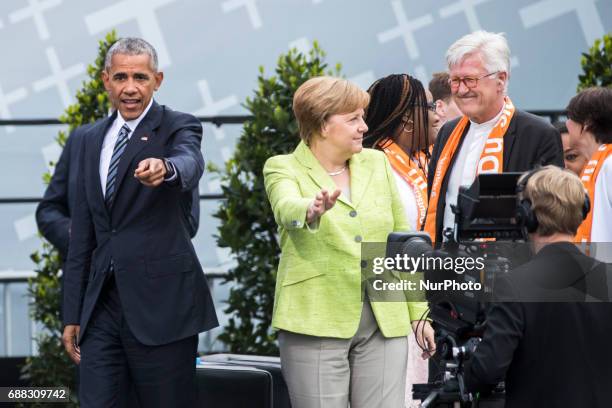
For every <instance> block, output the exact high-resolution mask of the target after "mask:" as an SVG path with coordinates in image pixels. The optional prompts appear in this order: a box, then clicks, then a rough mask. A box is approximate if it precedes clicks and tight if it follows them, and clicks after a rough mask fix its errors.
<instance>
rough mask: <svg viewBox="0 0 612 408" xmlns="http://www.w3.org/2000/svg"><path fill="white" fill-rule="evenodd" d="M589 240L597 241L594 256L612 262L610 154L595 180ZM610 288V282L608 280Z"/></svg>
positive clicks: (611, 161)
mask: <svg viewBox="0 0 612 408" xmlns="http://www.w3.org/2000/svg"><path fill="white" fill-rule="evenodd" d="M592 206H593V209H592V210H591V211H593V224H592V227H591V242H596V243H598V244H597V246H596V249H595V256H594V257H595V258H596V259H598V260H599V261H602V262H612V156H608V157H607V158H606V160H605V161H604V162H603V165H602V166H601V169H600V170H599V174H598V175H597V180H596V181H595V202H594V203H592ZM608 286H609V288H610V289H612V282H608Z"/></svg>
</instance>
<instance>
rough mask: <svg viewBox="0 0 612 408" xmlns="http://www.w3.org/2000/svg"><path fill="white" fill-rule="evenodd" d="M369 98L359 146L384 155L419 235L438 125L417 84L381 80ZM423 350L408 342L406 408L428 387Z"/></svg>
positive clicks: (398, 77) (407, 79) (403, 77)
mask: <svg viewBox="0 0 612 408" xmlns="http://www.w3.org/2000/svg"><path fill="white" fill-rule="evenodd" d="M368 93H369V94H370V104H369V105H368V109H367V111H366V116H365V121H366V124H367V125H368V131H367V132H366V134H365V137H364V145H366V146H368V147H373V148H376V149H379V150H382V151H383V152H384V153H385V154H386V156H387V158H388V159H389V162H390V163H391V168H392V169H393V175H394V176H395V181H396V184H397V188H398V191H399V193H400V198H401V200H402V203H403V205H404V211H405V212H406V216H407V218H408V221H409V222H410V224H411V225H412V226H413V227H414V229H415V230H420V229H421V226H422V224H423V222H424V220H425V213H426V211H427V173H426V171H427V160H428V158H429V152H430V147H431V145H432V144H433V142H434V139H435V136H436V134H437V132H438V123H439V118H438V116H437V115H436V113H435V103H434V102H433V97H432V95H431V93H430V92H429V91H427V90H425V89H424V88H423V85H422V84H421V82H420V81H419V80H418V79H416V78H413V77H411V76H410V75H407V74H394V75H389V76H387V77H384V78H381V79H379V80H378V81H376V82H374V83H373V84H372V85H371V86H370V88H369V89H368ZM421 346H423V347H421ZM424 346H425V345H419V344H417V342H416V339H415V337H413V336H409V342H408V368H407V375H406V406H409V407H410V406H417V403H416V402H415V401H412V384H415V383H426V382H427V372H428V369H427V362H426V361H425V359H426V358H428V357H429V353H428V352H426V351H424V350H423V349H424V348H425V347H424ZM419 355H420V356H421V357H422V358H419Z"/></svg>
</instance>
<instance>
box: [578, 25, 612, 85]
mask: <svg viewBox="0 0 612 408" xmlns="http://www.w3.org/2000/svg"><path fill="white" fill-rule="evenodd" d="M581 65H582V70H583V73H582V74H581V75H579V76H578V79H579V80H580V83H579V84H578V92H580V91H581V90H583V89H586V88H589V87H592V86H604V87H609V86H612V35H611V34H606V35H604V36H603V38H601V39H599V38H598V39H597V40H595V43H594V44H593V46H592V47H591V49H590V50H589V52H585V53H583V54H582V59H581Z"/></svg>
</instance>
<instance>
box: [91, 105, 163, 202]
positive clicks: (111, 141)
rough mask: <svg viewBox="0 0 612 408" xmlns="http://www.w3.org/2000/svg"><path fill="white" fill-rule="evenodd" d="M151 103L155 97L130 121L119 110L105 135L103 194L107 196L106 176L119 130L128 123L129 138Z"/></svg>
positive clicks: (102, 172)
mask: <svg viewBox="0 0 612 408" xmlns="http://www.w3.org/2000/svg"><path fill="white" fill-rule="evenodd" d="M151 105H153V98H151V100H150V101H149V104H148V105H147V107H146V108H145V110H144V111H143V112H142V113H141V114H140V116H138V117H137V118H136V119H132V120H128V121H126V120H125V119H123V117H122V116H121V113H120V112H119V111H117V117H116V118H115V121H114V122H113V124H112V125H111V126H110V127H109V128H108V131H107V132H106V135H105V136H104V142H103V143H102V151H101V152H100V183H101V184H102V194H103V195H104V196H106V178H107V176H108V166H109V165H110V161H111V158H112V156H113V150H114V149H115V144H116V143H117V138H118V137H119V131H120V130H121V128H122V127H123V125H124V124H127V125H128V127H129V128H130V133H128V140H129V139H130V138H131V137H132V135H133V134H134V131H135V130H136V127H137V126H138V124H139V123H140V122H141V121H142V119H143V118H144V117H145V116H146V114H147V112H149V109H151ZM124 153H125V152H124Z"/></svg>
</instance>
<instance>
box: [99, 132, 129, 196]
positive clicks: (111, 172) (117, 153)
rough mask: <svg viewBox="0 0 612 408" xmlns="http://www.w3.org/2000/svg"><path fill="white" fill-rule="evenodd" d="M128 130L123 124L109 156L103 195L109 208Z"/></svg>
mask: <svg viewBox="0 0 612 408" xmlns="http://www.w3.org/2000/svg"><path fill="white" fill-rule="evenodd" d="M130 130H131V129H130V128H129V127H128V125H127V124H124V125H123V126H122V127H121V130H120V131H119V136H118V137H117V143H115V148H114V149H113V155H112V156H111V160H110V165H109V166H108V175H107V176H106V194H105V195H104V200H105V202H106V207H107V208H111V207H112V205H113V200H114V199H115V187H116V184H117V169H118V167H119V160H121V155H122V154H123V152H124V151H125V148H126V146H127V143H128V135H129V134H130Z"/></svg>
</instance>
